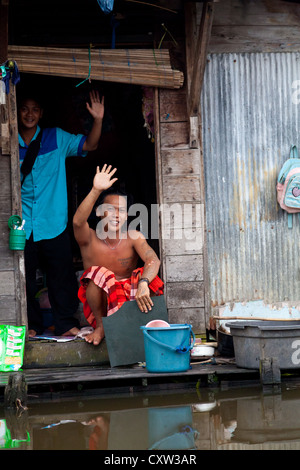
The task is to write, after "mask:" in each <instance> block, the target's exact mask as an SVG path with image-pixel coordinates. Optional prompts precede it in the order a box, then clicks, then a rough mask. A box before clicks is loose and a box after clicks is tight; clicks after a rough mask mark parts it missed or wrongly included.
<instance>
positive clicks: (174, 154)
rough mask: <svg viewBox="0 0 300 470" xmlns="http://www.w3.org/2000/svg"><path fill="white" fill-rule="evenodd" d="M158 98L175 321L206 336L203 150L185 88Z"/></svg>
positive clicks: (166, 264) (164, 243) (164, 239)
mask: <svg viewBox="0 0 300 470" xmlns="http://www.w3.org/2000/svg"><path fill="white" fill-rule="evenodd" d="M158 94H159V105H158V106H159V110H158V116H157V119H158V121H159V129H157V131H158V132H157V140H158V143H157V149H156V152H157V172H158V176H157V180H158V201H159V204H160V205H161V204H163V207H164V209H163V211H161V220H160V223H161V232H162V233H161V241H160V244H161V247H160V248H161V260H162V272H163V278H164V281H165V284H166V299H167V307H168V312H169V320H170V322H171V323H190V324H191V325H192V326H193V330H194V332H196V333H203V332H205V313H204V269H203V237H204V201H203V196H202V194H203V183H202V171H201V158H200V149H191V148H190V146H189V120H188V116H187V111H186V90H185V88H183V89H181V90H167V89H160V90H159V91H158ZM157 127H158V126H157ZM172 209H175V212H172ZM176 209H177V210H176Z"/></svg>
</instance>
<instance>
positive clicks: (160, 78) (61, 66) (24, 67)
mask: <svg viewBox="0 0 300 470" xmlns="http://www.w3.org/2000/svg"><path fill="white" fill-rule="evenodd" d="M8 57H9V59H12V60H14V61H16V63H17V65H18V69H19V71H20V72H27V73H35V74H41V75H55V76H62V77H73V78H78V79H86V78H90V79H91V80H102V81H108V82H118V83H130V84H136V85H144V86H153V87H162V88H180V87H182V85H183V82H184V74H183V72H181V71H179V70H174V69H173V68H172V66H171V62H170V54H169V51H168V49H96V48H91V49H71V48H58V47H32V46H12V45H10V46H8Z"/></svg>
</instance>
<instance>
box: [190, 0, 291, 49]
mask: <svg viewBox="0 0 300 470" xmlns="http://www.w3.org/2000/svg"><path fill="white" fill-rule="evenodd" d="M200 15H201V10H200V9H198V18H197V23H198V24H199V23H200ZM299 17H300V4H299V2H286V1H283V0H272V1H271V0H256V1H252V2H245V1H244V0H222V1H221V2H217V3H216V4H215V11H214V21H213V27H212V35H211V40H210V44H209V52H210V53H221V52H237V53H238V52H292V51H299V50H300V22H299Z"/></svg>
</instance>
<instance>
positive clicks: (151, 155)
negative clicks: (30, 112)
mask: <svg viewBox="0 0 300 470" xmlns="http://www.w3.org/2000/svg"><path fill="white" fill-rule="evenodd" d="M79 82H80V81H78V80H75V79H70V78H63V77H47V76H44V75H34V74H21V80H20V83H19V84H18V85H17V99H18V96H20V95H21V93H22V91H23V89H30V90H31V89H34V90H35V92H37V93H38V95H39V97H41V100H42V105H43V108H44V115H43V119H42V121H41V126H42V127H61V128H62V129H64V130H66V131H68V132H71V133H74V134H77V133H82V134H85V135H86V134H87V133H88V132H89V130H90V127H91V125H92V118H91V116H90V114H89V112H88V111H87V109H86V102H87V101H88V100H89V92H90V90H92V89H95V90H98V91H99V94H100V95H101V96H104V100H105V101H104V104H105V115H104V119H103V127H102V135H101V139H100V144H99V146H98V149H97V150H95V151H93V152H89V154H88V155H87V157H85V158H82V157H69V158H68V159H67V161H66V168H67V182H68V200H69V228H70V233H71V235H72V217H73V215H74V213H75V211H76V208H77V207H78V205H79V204H80V203H81V201H82V200H83V199H84V197H85V196H86V195H87V194H88V192H89V191H90V189H91V187H92V183H93V177H94V175H95V172H96V167H97V166H99V167H100V168H101V167H102V166H103V164H104V163H107V164H111V165H112V166H113V167H115V168H117V176H118V182H117V183H116V184H117V185H120V187H121V188H122V189H123V190H125V191H126V192H127V193H129V194H131V195H132V197H133V201H134V203H139V204H144V205H145V206H146V207H147V210H148V213H149V224H151V217H150V213H151V204H155V203H156V172H155V152H154V142H153V138H152V134H151V133H150V134H149V132H148V130H147V127H146V126H145V118H144V115H145V113H144V112H143V110H144V109H145V96H146V95H145V93H146V91H149V90H145V89H143V87H140V86H134V85H127V84H115V83H104V82H99V81H92V82H91V83H89V81H86V82H85V83H83V84H81V85H80V86H76V85H78V83H79ZM147 105H148V106H150V107H151V105H152V100H151V99H150V100H148V103H147ZM148 115H149V113H148ZM138 215H139V214H137V217H138ZM89 222H90V226H91V227H93V228H94V227H95V226H96V223H97V219H96V215H95V213H92V214H91V216H90V220H89ZM145 235H146V234H145ZM72 239H73V251H74V263H75V267H76V269H80V264H81V260H80V251H79V248H78V245H77V243H76V242H75V240H74V238H73V235H72ZM149 243H150V245H151V246H152V247H153V248H154V249H155V250H156V251H158V240H149Z"/></svg>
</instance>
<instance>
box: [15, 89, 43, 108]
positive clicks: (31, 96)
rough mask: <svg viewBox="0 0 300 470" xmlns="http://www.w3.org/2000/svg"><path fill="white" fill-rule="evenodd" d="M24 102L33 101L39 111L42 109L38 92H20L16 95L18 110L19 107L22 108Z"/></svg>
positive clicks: (41, 100)
mask: <svg viewBox="0 0 300 470" xmlns="http://www.w3.org/2000/svg"><path fill="white" fill-rule="evenodd" d="M26 100H33V101H35V102H36V103H37V104H38V105H39V106H40V108H41V109H42V108H43V107H44V105H43V99H42V98H41V96H40V94H39V92H38V91H35V90H22V91H21V92H19V93H17V105H18V108H20V106H22V104H23V103H24V101H26Z"/></svg>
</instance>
